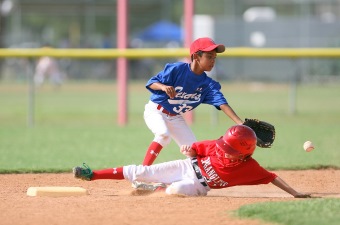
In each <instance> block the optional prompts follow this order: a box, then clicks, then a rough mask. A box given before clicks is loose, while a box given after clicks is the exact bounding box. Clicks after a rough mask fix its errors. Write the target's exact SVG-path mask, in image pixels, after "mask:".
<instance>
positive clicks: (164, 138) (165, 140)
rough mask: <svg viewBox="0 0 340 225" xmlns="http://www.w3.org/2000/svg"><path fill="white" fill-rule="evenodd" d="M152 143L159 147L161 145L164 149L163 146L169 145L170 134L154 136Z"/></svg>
mask: <svg viewBox="0 0 340 225" xmlns="http://www.w3.org/2000/svg"><path fill="white" fill-rule="evenodd" d="M154 141H156V142H158V143H159V144H160V145H162V146H163V147H164V146H166V145H168V144H170V142H171V137H170V134H169V133H168V132H167V133H162V134H158V135H156V137H155V139H154Z"/></svg>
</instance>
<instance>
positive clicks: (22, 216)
mask: <svg viewBox="0 0 340 225" xmlns="http://www.w3.org/2000/svg"><path fill="white" fill-rule="evenodd" d="M276 173H277V174H278V175H279V176H280V177H282V178H283V179H284V180H285V181H287V182H288V183H289V184H290V185H291V186H293V187H294V188H296V189H297V190H299V191H301V192H308V193H312V194H313V196H323V197H339V196H340V189H339V187H340V170H331V169H329V170H307V171H276ZM0 180H1V182H0V198H1V199H0V202H1V203H0V211H1V214H0V221H1V224H2V225H13V224H16V225H21V224H32V225H33V224H34V225H40V224H41V225H43V224H44V225H45V224H51V225H53V224H56V225H59V224H62V225H68V224H70V225H71V224H72V225H75V224H78V225H95V224H98V225H99V224H100V225H106V224H110V225H112V224H113V225H115V224H117V225H118V224H119V225H129V224H138V225H144V224H145V225H174V224H176V225H187V224H190V225H202V224H204V225H216V224H220V225H223V224H228V225H233V224H237V225H243V224H244V225H246V224H247V225H255V224H262V223H261V222H260V221H251V220H239V219H237V218H234V217H232V216H231V215H230V212H231V211H232V210H235V209H237V208H239V207H240V206H241V205H245V204H251V203H256V202H267V201H303V200H305V199H294V198H292V197H290V196H289V195H288V194H286V193H285V192H283V191H281V190H280V189H278V188H277V187H275V186H274V185H272V184H268V185H259V186H240V187H232V188H228V189H223V190H213V191H210V192H209V195H208V196H207V197H178V196H176V197H174V196H166V195H164V193H159V192H158V193H153V194H150V195H138V196H137V195H134V194H133V189H132V188H131V185H130V184H129V183H128V182H127V181H113V180H100V181H93V182H86V181H81V180H76V179H74V178H73V175H72V174H71V173H69V174H3V175H0ZM39 186H71V187H83V188H86V189H87V190H88V191H89V193H90V194H89V195H87V196H81V197H57V198H56V197H30V196H27V195H26V192H27V189H28V188H29V187H39Z"/></svg>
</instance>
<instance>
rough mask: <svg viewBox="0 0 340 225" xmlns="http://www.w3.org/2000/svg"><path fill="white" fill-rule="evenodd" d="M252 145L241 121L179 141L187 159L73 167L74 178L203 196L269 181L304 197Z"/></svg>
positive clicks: (252, 138)
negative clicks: (215, 133)
mask: <svg viewBox="0 0 340 225" xmlns="http://www.w3.org/2000/svg"><path fill="white" fill-rule="evenodd" d="M255 148H256V135H255V133H254V131H253V130H252V129H251V128H249V127H247V126H244V125H235V126H232V127H231V128H229V129H228V130H227V132H226V133H225V134H224V135H223V136H222V137H220V138H219V139H217V140H206V141H200V142H195V143H193V144H192V145H183V146H181V148H180V151H181V152H182V153H183V154H184V155H185V156H187V159H182V160H175V161H169V162H164V163H159V164H155V165H151V166H144V165H139V166H137V165H129V166H122V167H115V168H109V169H104V170H94V171H92V170H91V169H90V168H89V167H88V166H87V165H86V164H85V163H84V167H79V166H78V167H75V168H73V174H74V177H75V178H78V179H83V180H88V181H91V180H98V179H116V180H121V179H126V180H129V181H130V182H134V181H141V182H149V184H145V185H149V188H143V189H149V190H156V188H159V186H157V185H153V184H151V183H152V182H156V183H157V182H159V183H160V184H162V185H164V186H163V188H164V190H165V192H166V193H167V194H169V195H173V194H175V195H178V194H179V195H187V196H205V195H207V193H208V191H209V190H211V189H220V188H228V187H232V186H237V185H258V184H268V183H270V182H271V183H272V184H274V185H276V186H277V187H279V188H281V189H282V190H284V191H286V192H287V193H289V194H291V195H292V196H294V197H295V198H308V197H310V194H305V193H300V192H298V191H296V190H295V189H293V188H292V187H291V186H289V185H288V184H287V183H286V182H285V181H283V180H282V179H281V178H280V177H278V176H277V175H276V174H275V173H272V172H269V171H267V170H266V169H264V168H263V167H261V166H260V165H259V163H258V162H257V161H256V160H255V159H253V158H252V154H253V153H254V150H255Z"/></svg>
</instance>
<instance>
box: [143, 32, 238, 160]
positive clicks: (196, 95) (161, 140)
mask: <svg viewBox="0 0 340 225" xmlns="http://www.w3.org/2000/svg"><path fill="white" fill-rule="evenodd" d="M224 51H225V46H224V45H222V44H216V43H215V42H214V41H213V40H212V39H210V38H207V37H204V38H199V39H197V40H195V41H194V42H193V43H192V44H191V46H190V57H191V63H184V62H177V63H169V64H166V65H165V68H164V69H163V70H162V71H160V72H159V73H158V74H157V75H155V76H153V77H151V79H150V80H149V81H148V82H147V84H146V88H147V89H148V90H149V91H150V92H151V97H150V101H149V102H148V103H147V104H146V105H145V111H144V120H145V122H146V124H147V126H148V128H149V129H150V130H151V131H152V132H153V133H154V135H155V136H154V139H153V141H152V143H151V144H150V146H149V148H148V149H147V151H146V155H145V158H144V161H143V165H151V164H152V163H153V162H154V161H155V159H156V158H157V156H158V154H159V153H160V151H161V150H162V149H163V147H165V146H167V145H168V144H169V143H170V141H171V139H173V140H175V142H176V143H177V144H178V146H182V145H191V144H192V143H194V142H196V141H197V140H196V137H195V135H194V133H193V132H192V130H191V129H190V127H189V126H188V124H187V123H186V121H185V119H184V117H183V114H184V113H186V112H188V111H191V110H193V109H195V108H196V107H197V106H199V105H200V104H202V103H203V104H209V105H212V106H215V107H216V109H218V110H222V111H223V112H224V113H225V114H226V115H227V116H228V117H230V118H231V119H232V120H233V121H234V122H235V123H236V124H242V123H243V121H242V120H241V119H240V118H239V117H238V116H237V114H236V113H235V112H234V110H233V109H232V108H231V107H230V105H229V104H228V102H227V100H226V98H225V97H224V95H223V93H222V92H221V90H220V89H221V85H220V84H219V83H218V82H217V81H215V80H213V79H212V78H210V77H208V76H207V74H206V73H205V71H211V70H212V69H213V68H214V65H215V60H216V57H217V53H222V52H224Z"/></svg>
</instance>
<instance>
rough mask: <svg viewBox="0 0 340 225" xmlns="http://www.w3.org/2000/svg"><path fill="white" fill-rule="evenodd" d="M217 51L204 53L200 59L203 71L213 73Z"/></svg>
mask: <svg viewBox="0 0 340 225" xmlns="http://www.w3.org/2000/svg"><path fill="white" fill-rule="evenodd" d="M216 56H217V54H216V51H210V52H203V54H202V56H200V57H199V59H198V60H199V65H200V66H201V69H202V70H203V71H211V70H212V69H213V68H214V66H215V60H216Z"/></svg>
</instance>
